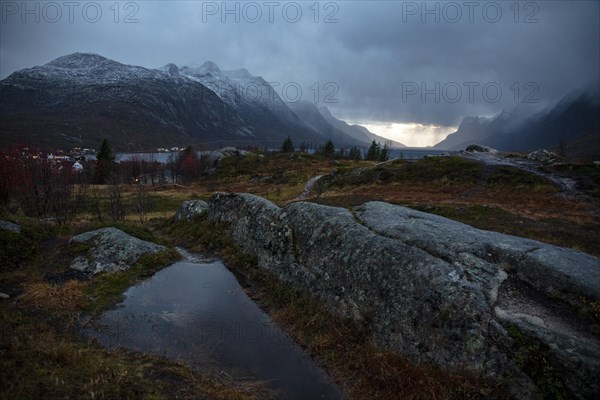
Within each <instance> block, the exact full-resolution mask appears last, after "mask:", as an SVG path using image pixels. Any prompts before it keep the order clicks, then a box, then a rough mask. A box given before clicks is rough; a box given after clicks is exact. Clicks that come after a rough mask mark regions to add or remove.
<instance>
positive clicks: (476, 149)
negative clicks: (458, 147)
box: [465, 144, 498, 153]
mask: <svg viewBox="0 0 600 400" xmlns="http://www.w3.org/2000/svg"><path fill="white" fill-rule="evenodd" d="M465 151H466V152H468V153H497V152H498V150H496V149H492V148H491V147H488V146H483V145H481V144H472V145H470V146H468V147H467V148H466V149H465Z"/></svg>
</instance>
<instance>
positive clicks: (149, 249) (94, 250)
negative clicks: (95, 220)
mask: <svg viewBox="0 0 600 400" xmlns="http://www.w3.org/2000/svg"><path fill="white" fill-rule="evenodd" d="M69 243H88V244H90V246H91V247H90V249H89V250H88V251H87V254H86V255H85V256H83V255H82V256H77V257H75V259H74V260H73V262H71V268H72V269H75V270H77V271H81V272H83V273H85V274H87V275H95V274H98V273H100V272H114V271H122V270H126V269H128V268H130V267H131V266H132V265H133V264H135V263H136V262H137V260H138V259H139V258H140V257H141V256H142V255H145V254H155V253H159V252H161V251H164V250H166V248H165V247H164V246H161V245H159V244H155V243H152V242H148V241H145V240H141V239H138V238H136V237H133V236H131V235H129V234H127V233H125V232H123V231H121V230H119V229H117V228H102V229H97V230H95V231H90V232H85V233H82V234H80V235H77V236H73V237H72V238H71V240H70V241H69Z"/></svg>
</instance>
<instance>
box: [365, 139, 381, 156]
mask: <svg viewBox="0 0 600 400" xmlns="http://www.w3.org/2000/svg"><path fill="white" fill-rule="evenodd" d="M380 154H381V145H380V144H379V143H377V142H375V141H374V140H373V142H371V146H370V147H369V150H368V151H367V160H369V161H377V160H379V156H380Z"/></svg>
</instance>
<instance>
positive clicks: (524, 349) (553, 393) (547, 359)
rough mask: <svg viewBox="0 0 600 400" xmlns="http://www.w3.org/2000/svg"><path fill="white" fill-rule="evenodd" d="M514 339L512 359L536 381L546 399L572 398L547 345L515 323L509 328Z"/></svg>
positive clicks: (508, 330)
mask: <svg viewBox="0 0 600 400" xmlns="http://www.w3.org/2000/svg"><path fill="white" fill-rule="evenodd" d="M507 332H508V334H509V335H510V337H511V338H512V339H513V343H514V345H513V349H512V353H511V358H512V360H513V361H514V362H515V363H516V364H517V365H518V366H519V367H520V368H521V369H522V370H523V371H524V372H525V373H526V374H527V375H528V376H529V377H530V378H531V379H532V380H533V381H534V382H535V383H536V385H537V386H538V388H539V390H540V391H541V393H542V396H543V398H545V399H570V398H572V397H573V396H571V395H570V393H569V391H568V390H567V388H566V386H565V384H564V382H563V379H562V376H561V371H560V370H559V369H558V367H557V366H556V365H555V364H554V363H553V362H552V357H551V355H550V350H549V348H548V347H547V346H545V345H543V344H541V343H538V342H536V341H535V340H533V339H531V338H529V337H527V336H526V335H524V334H523V333H522V332H520V331H519V329H518V328H517V327H515V326H514V325H510V326H509V327H508V328H507Z"/></svg>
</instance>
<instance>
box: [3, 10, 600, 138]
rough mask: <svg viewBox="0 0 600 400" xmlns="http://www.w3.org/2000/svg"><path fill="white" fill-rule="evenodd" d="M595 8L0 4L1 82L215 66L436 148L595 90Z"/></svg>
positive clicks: (598, 57) (598, 63) (598, 31)
mask: <svg viewBox="0 0 600 400" xmlns="http://www.w3.org/2000/svg"><path fill="white" fill-rule="evenodd" d="M599 3H600V2H598V1H596V0H594V1H536V2H519V3H518V7H515V2H514V1H497V2H477V1H473V2H465V1H458V2H428V3H423V2H421V1H418V2H402V1H345V2H320V3H315V2H314V1H307V2H301V1H298V2H278V1H271V2H266V1H258V2H228V3H227V4H226V6H225V7H224V6H223V2H221V1H218V2H202V1H185V2H184V1H181V2H180V1H137V2H119V3H118V7H115V5H114V4H115V1H113V0H111V1H107V2H103V1H97V2H89V1H72V2H70V3H69V2H64V1H57V2H34V1H33V2H28V3H27V5H26V6H25V7H24V6H23V3H22V2H21V1H16V2H11V1H4V0H2V2H1V6H2V8H1V13H2V16H1V20H0V23H1V28H0V78H5V77H7V76H8V75H10V74H11V73H12V72H14V71H16V70H19V69H22V68H27V67H31V66H34V65H42V64H45V63H47V62H49V61H51V60H53V59H55V58H57V57H60V56H62V55H66V54H69V53H73V52H92V53H98V54H100V55H103V56H105V57H108V58H111V59H114V60H117V61H119V62H122V63H126V64H135V65H141V66H144V67H149V68H157V67H160V66H163V65H165V64H167V63H169V62H173V63H175V64H177V65H189V64H202V63H203V62H204V61H206V60H212V61H214V62H215V63H217V64H218V65H219V66H220V67H221V69H236V68H241V67H245V68H247V69H248V70H249V71H250V72H251V73H252V74H254V75H260V76H262V77H263V78H265V80H267V81H269V82H274V86H275V90H276V91H277V93H278V94H279V95H280V96H281V97H282V98H284V100H294V99H296V98H297V94H296V91H297V89H298V88H300V89H301V91H302V97H303V98H304V99H306V100H311V101H317V102H319V103H320V104H321V105H322V104H324V103H325V105H327V106H328V107H329V108H330V109H331V111H332V112H333V114H334V115H336V116H338V117H340V118H342V119H346V120H349V121H351V122H356V123H361V124H363V125H367V126H368V127H369V128H371V129H372V130H374V131H376V132H377V133H385V134H386V135H389V136H393V137H394V138H396V139H398V140H400V141H403V142H408V143H407V144H413V145H414V144H417V143H418V144H420V145H426V144H433V142H436V141H439V140H441V139H442V138H443V137H444V135H446V134H447V133H449V132H450V131H452V129H453V128H454V127H456V126H457V125H458V124H459V123H460V121H461V119H462V118H463V117H465V116H468V115H493V114H495V113H498V112H500V111H502V110H503V109H506V110H510V109H511V108H512V107H514V106H515V105H517V104H522V103H524V102H531V101H533V102H536V101H537V102H538V103H537V105H546V104H551V103H552V102H555V101H557V100H558V99H559V98H560V97H562V96H564V95H566V94H567V93H569V92H570V91H572V90H574V89H578V88H581V87H584V86H586V85H590V84H593V83H597V82H598V79H599V74H600V72H599V68H600V50H599V49H600V39H599V38H600V28H599V25H600V22H599V19H600V8H599ZM423 4H425V6H423ZM36 19H37V21H36ZM284 88H287V92H286V91H284ZM317 88H318V90H317ZM535 104H536V103H534V105H535Z"/></svg>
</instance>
